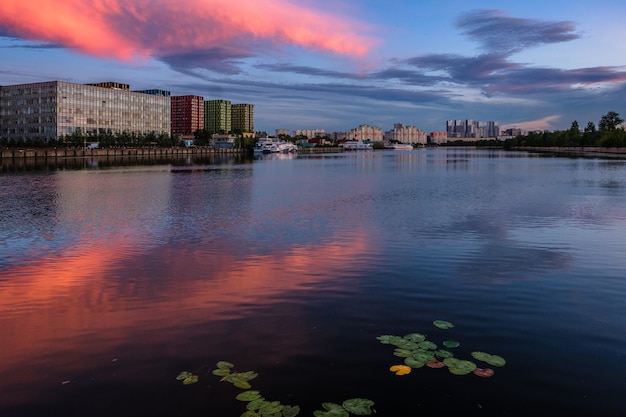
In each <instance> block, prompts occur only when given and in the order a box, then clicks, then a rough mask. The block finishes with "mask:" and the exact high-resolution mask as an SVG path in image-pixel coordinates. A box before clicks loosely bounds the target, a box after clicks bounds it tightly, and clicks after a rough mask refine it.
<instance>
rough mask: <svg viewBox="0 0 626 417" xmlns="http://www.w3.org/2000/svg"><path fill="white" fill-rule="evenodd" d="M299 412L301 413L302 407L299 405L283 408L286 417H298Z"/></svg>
mask: <svg viewBox="0 0 626 417" xmlns="http://www.w3.org/2000/svg"><path fill="white" fill-rule="evenodd" d="M299 412H300V406H297V405H294V406H291V405H286V406H285V408H283V416H284V417H296V416H297V415H298V413H299Z"/></svg>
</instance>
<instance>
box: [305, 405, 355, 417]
mask: <svg viewBox="0 0 626 417" xmlns="http://www.w3.org/2000/svg"><path fill="white" fill-rule="evenodd" d="M322 407H324V410H325V411H322V410H316V411H314V412H313V415H314V416H315V417H348V416H349V415H350V413H348V412H347V411H346V409H345V408H343V407H342V406H340V405H339V404H335V403H323V404H322Z"/></svg>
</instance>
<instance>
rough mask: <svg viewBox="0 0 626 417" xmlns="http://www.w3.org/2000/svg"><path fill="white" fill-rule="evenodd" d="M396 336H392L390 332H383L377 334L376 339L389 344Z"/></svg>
mask: <svg viewBox="0 0 626 417" xmlns="http://www.w3.org/2000/svg"><path fill="white" fill-rule="evenodd" d="M397 338H398V336H392V335H390V334H384V335H382V336H378V337H377V338H376V339H377V340H378V341H380V343H382V344H385V345H388V344H391V343H392V341H394V340H395V339H397Z"/></svg>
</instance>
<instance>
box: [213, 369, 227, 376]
mask: <svg viewBox="0 0 626 417" xmlns="http://www.w3.org/2000/svg"><path fill="white" fill-rule="evenodd" d="M213 375H217V376H226V375H230V369H214V370H213Z"/></svg>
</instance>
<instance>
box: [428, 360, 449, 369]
mask: <svg viewBox="0 0 626 417" xmlns="http://www.w3.org/2000/svg"><path fill="white" fill-rule="evenodd" d="M426 366H428V367H429V368H443V367H444V366H446V364H445V363H443V362H441V361H438V360H432V361H429V362H426Z"/></svg>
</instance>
